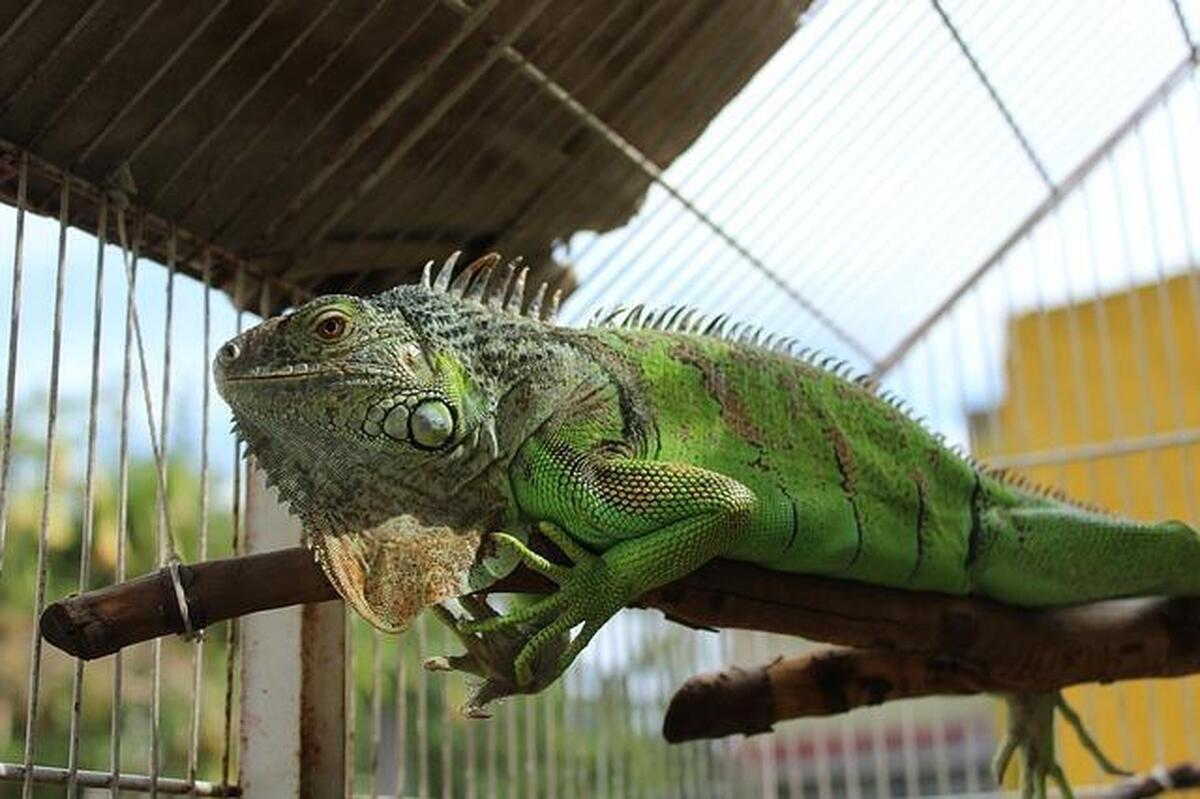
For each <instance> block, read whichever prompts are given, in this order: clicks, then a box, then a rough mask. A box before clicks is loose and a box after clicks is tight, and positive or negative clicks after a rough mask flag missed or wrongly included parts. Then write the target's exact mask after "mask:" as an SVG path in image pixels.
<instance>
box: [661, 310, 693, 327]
mask: <svg viewBox="0 0 1200 799" xmlns="http://www.w3.org/2000/svg"><path fill="white" fill-rule="evenodd" d="M691 314H692V309H691V308H689V307H687V306H686V305H680V306H679V307H678V308H676V309H675V313H673V314H671V318H670V319H668V320H667V323H666V325H664V326H663V329H664V330H682V329H683V328H684V323H685V321H686V320H687V318H688V317H689V316H691Z"/></svg>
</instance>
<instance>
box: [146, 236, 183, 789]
mask: <svg viewBox="0 0 1200 799" xmlns="http://www.w3.org/2000/svg"><path fill="white" fill-rule="evenodd" d="M176 244H177V240H176V236H175V229H174V227H172V228H171V232H170V238H169V241H168V244H167V248H168V249H167V289H166V316H165V319H164V320H163V373H162V404H161V406H160V408H159V414H158V418H159V422H160V426H159V429H158V433H159V441H158V454H159V455H160V457H161V459H162V462H161V463H160V464H156V467H157V468H158V469H159V470H160V473H161V479H160V481H159V484H158V487H157V489H156V491H155V503H156V504H157V505H158V508H157V512H156V513H155V535H154V548H155V565H156V566H158V568H160V569H161V568H162V567H163V566H164V565H166V561H167V557H168V554H169V553H173V552H174V550H175V543H174V541H173V540H172V539H171V537H170V536H171V532H170V530H171V525H170V520H169V519H168V518H167V513H168V510H167V500H168V497H167V474H168V471H167V468H166V464H167V462H168V457H169V456H168V450H167V446H168V441H169V440H170V432H169V431H170V425H171V413H170V408H171V322H172V319H171V317H172V315H173V311H174V306H175V247H176ZM146 390H147V391H148V390H149V389H148V387H147V389H146ZM149 411H150V407H149V405H147V412H149ZM162 647H163V640H162V639H161V638H155V639H154V641H153V642H152V643H151V659H150V741H149V750H150V751H149V758H148V759H149V769H148V773H149V775H150V796H151V799H153V797H156V796H158V771H159V763H160V758H161V757H162V751H161V750H162V744H161V741H160V740H159V739H160V735H161V732H162V730H161V724H162Z"/></svg>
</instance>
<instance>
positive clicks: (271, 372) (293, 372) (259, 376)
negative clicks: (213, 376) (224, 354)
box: [221, 363, 329, 383]
mask: <svg viewBox="0 0 1200 799" xmlns="http://www.w3.org/2000/svg"><path fill="white" fill-rule="evenodd" d="M328 373H329V371H328V370H327V369H321V368H320V367H317V366H310V365H309V364H306V363H298V364H292V365H289V366H279V367H274V368H267V367H264V366H256V367H254V368H253V369H250V370H248V371H246V372H242V373H241V374H228V373H227V374H224V375H222V376H221V377H222V378H223V379H224V381H225V382H226V383H251V382H260V381H268V380H301V379H304V378H308V377H316V376H318V375H322V374H328Z"/></svg>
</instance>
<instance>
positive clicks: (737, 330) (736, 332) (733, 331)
mask: <svg viewBox="0 0 1200 799" xmlns="http://www.w3.org/2000/svg"><path fill="white" fill-rule="evenodd" d="M741 335H742V323H741V322H734V323H733V326H732V327H730V328H729V334H728V335H726V336H725V338H727V339H729V340H730V341H737V340H738V338H739V337H740V336H741Z"/></svg>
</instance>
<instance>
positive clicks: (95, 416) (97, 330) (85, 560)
mask: <svg viewBox="0 0 1200 799" xmlns="http://www.w3.org/2000/svg"><path fill="white" fill-rule="evenodd" d="M96 214H97V217H96V271H95V279H96V284H95V285H96V289H95V293H94V295H93V298H92V375H91V384H90V386H89V389H88V434H87V465H86V467H85V469H86V471H85V476H84V480H83V486H84V487H83V539H82V541H81V542H80V545H79V590H80V592H83V591H86V590H88V588H89V583H90V582H91V574H92V539H93V536H94V534H95V528H96V432H97V429H98V421H99V407H100V344H101V340H102V335H101V333H102V330H103V327H104V325H103V321H104V247H105V245H106V243H107V242H106V238H107V233H108V200H107V199H106V198H102V199H101V200H100V203H99V206H98V207H97V211H96ZM83 664H84V661H83V659H82V658H76V660H75V674H74V676H73V678H72V680H71V732H70V736H71V737H70V744H69V746H70V749H69V751H68V754H67V771H68V776H67V795H68V796H71V797H73V796H75V795H76V794H77V792H78V790H79V786H78V782H77V777H78V769H79V735H80V726H79V719H80V714H81V713H82V712H83Z"/></svg>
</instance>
